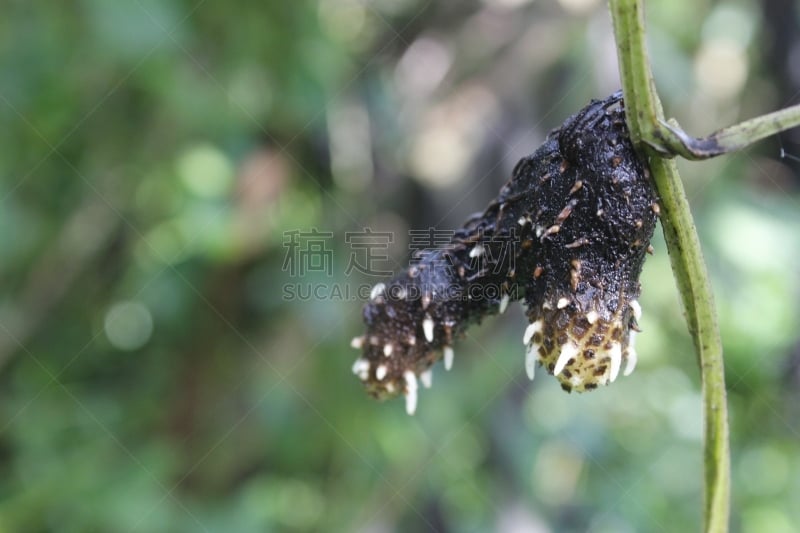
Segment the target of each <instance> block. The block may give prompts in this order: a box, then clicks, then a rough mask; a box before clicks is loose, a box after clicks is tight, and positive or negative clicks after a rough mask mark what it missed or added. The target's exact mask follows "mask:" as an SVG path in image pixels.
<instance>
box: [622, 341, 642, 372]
mask: <svg viewBox="0 0 800 533" xmlns="http://www.w3.org/2000/svg"><path fill="white" fill-rule="evenodd" d="M627 354H628V357H627V359H625V370H623V371H622V375H623V376H630V375H631V374H633V371H634V370H635V369H636V363H637V361H638V359H639V355H638V354H637V353H636V350H635V349H634V348H633V347H629V348H628V351H627Z"/></svg>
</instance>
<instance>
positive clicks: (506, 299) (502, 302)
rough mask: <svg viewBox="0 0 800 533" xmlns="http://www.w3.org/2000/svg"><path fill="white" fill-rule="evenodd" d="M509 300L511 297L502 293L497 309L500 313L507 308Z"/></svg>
mask: <svg viewBox="0 0 800 533" xmlns="http://www.w3.org/2000/svg"><path fill="white" fill-rule="evenodd" d="M510 301H511V297H510V296H509V295H508V294H504V295H503V297H502V298H500V308H499V309H498V311H499V312H500V314H501V315H502V314H503V313H505V312H506V309H508V302H510Z"/></svg>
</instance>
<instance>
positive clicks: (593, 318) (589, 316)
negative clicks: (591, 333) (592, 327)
mask: <svg viewBox="0 0 800 533" xmlns="http://www.w3.org/2000/svg"><path fill="white" fill-rule="evenodd" d="M598 318H600V315H598V314H597V311H595V310H594V309H592V310H591V311H589V312H588V313H586V320H587V321H588V322H589V324H594V323H595V322H597V319H598Z"/></svg>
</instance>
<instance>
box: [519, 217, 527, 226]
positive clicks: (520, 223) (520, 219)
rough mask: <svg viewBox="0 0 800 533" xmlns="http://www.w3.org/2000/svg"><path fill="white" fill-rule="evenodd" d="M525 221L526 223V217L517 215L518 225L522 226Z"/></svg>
mask: <svg viewBox="0 0 800 533" xmlns="http://www.w3.org/2000/svg"><path fill="white" fill-rule="evenodd" d="M527 223H528V219H527V218H525V217H519V220H517V224H519V225H520V226H524V225H525V224H527Z"/></svg>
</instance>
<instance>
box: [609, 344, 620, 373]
mask: <svg viewBox="0 0 800 533" xmlns="http://www.w3.org/2000/svg"><path fill="white" fill-rule="evenodd" d="M608 355H609V356H610V357H611V374H610V375H609V377H608V381H609V382H610V383H614V381H615V380H616V379H617V376H618V375H619V368H620V366H622V347H621V346H620V344H619V343H618V342H615V343H614V344H613V346H611V350H610V351H609V352H608Z"/></svg>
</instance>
